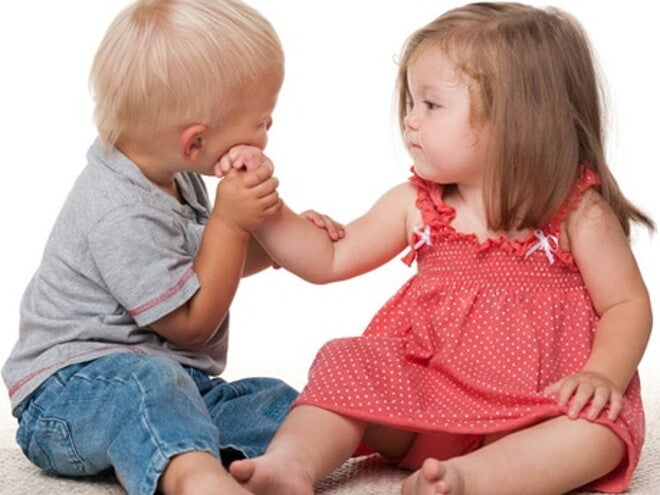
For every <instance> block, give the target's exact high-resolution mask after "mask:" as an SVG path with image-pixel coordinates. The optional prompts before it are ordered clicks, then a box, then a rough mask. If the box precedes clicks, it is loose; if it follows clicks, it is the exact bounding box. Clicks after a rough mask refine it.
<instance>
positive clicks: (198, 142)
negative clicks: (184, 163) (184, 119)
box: [179, 124, 208, 160]
mask: <svg viewBox="0 0 660 495" xmlns="http://www.w3.org/2000/svg"><path fill="white" fill-rule="evenodd" d="M207 130H208V128H207V126H206V125H204V124H192V125H189V126H188V127H186V128H185V129H184V130H183V131H181V133H180V134H179V153H181V156H182V157H183V158H185V159H186V160H196V159H197V158H198V157H199V155H200V153H201V151H202V150H203V149H204V147H205V146H206V131H207Z"/></svg>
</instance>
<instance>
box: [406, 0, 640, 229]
mask: <svg viewBox="0 0 660 495" xmlns="http://www.w3.org/2000/svg"><path fill="white" fill-rule="evenodd" d="M428 46H435V47H438V48H440V49H441V50H442V51H443V52H444V53H445V54H447V56H449V57H450V58H451V59H452V61H453V62H454V63H456V65H457V66H458V67H459V69H460V70H461V71H462V72H463V73H464V74H466V75H467V76H468V77H467V79H468V80H469V82H468V87H469V90H470V95H471V99H472V115H471V120H472V123H473V125H475V126H479V125H482V124H487V125H488V126H489V127H490V129H491V130H492V139H491V145H490V162H489V164H488V167H487V169H486V172H485V178H486V187H485V189H484V200H485V203H486V205H487V214H488V223H489V226H490V227H491V228H493V229H494V230H505V231H509V230H511V229H516V228H517V229H524V228H539V227H542V226H544V225H545V224H546V223H547V222H548V220H549V219H550V217H551V215H552V214H553V213H554V212H555V211H557V209H558V208H559V207H560V205H561V204H562V203H563V202H564V201H566V199H567V196H568V194H569V193H570V191H571V188H572V187H573V184H574V183H575V180H576V178H577V176H578V174H579V171H580V167H582V166H588V167H592V168H593V169H594V170H595V172H596V173H597V174H598V175H599V176H600V178H601V180H602V187H601V189H602V194H603V197H604V198H605V200H606V201H607V202H608V203H609V204H610V205H611V207H612V208H613V210H614V212H615V213H616V215H617V216H618V218H619V221H620V223H621V225H622V227H623V229H624V230H625V232H626V233H628V232H629V229H630V221H631V220H634V221H640V222H642V223H643V224H646V225H647V226H649V227H651V228H652V226H653V223H652V221H651V220H650V218H648V217H647V216H646V215H645V214H644V213H642V212H641V211H640V210H638V209H637V208H636V207H635V206H633V205H632V204H631V203H630V202H629V201H628V200H627V199H626V198H625V197H624V196H623V194H622V193H621V191H620V190H619V187H618V185H617V183H616V181H615V180H614V178H613V176H612V174H611V173H610V171H609V169H608V166H607V163H606V159H605V151H604V137H603V134H604V129H603V123H602V108H601V107H602V104H603V102H602V100H603V98H602V91H601V88H600V85H599V82H598V77H597V71H596V67H595V64H594V60H593V55H592V52H591V47H590V45H589V42H588V40H587V37H586V35H585V33H584V31H583V29H582V28H581V26H580V25H579V23H578V22H577V21H576V20H575V19H574V18H573V17H571V16H570V15H568V14H567V13H565V12H563V11H561V10H558V9H554V8H550V9H547V10H543V9H537V8H534V7H530V6H526V5H521V4H517V3H475V4H469V5H466V6H464V7H460V8H457V9H453V10H450V11H449V12H447V13H445V14H443V15H442V16H440V17H438V18H437V19H436V20H434V21H432V22H431V23H430V24H428V25H427V26H425V27H423V28H422V29H420V30H418V31H417V32H415V33H413V34H412V36H411V37H410V38H409V39H408V40H407V42H406V45H405V46H404V50H403V55H402V60H401V64H400V68H399V79H398V98H399V102H398V103H399V123H400V125H401V128H402V130H403V129H404V126H403V118H404V117H405V115H406V113H407V111H408V102H409V100H410V91H409V88H408V74H407V72H408V69H409V67H410V65H411V63H413V62H414V61H415V60H416V58H417V57H418V56H419V54H420V53H421V52H422V51H423V50H424V49H425V48H426V47H428Z"/></svg>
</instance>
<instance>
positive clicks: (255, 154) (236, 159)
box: [213, 144, 273, 177]
mask: <svg viewBox="0 0 660 495" xmlns="http://www.w3.org/2000/svg"><path fill="white" fill-rule="evenodd" d="M263 164H267V165H268V166H270V167H272V166H273V164H272V162H271V161H270V160H269V159H268V158H267V157H266V155H264V153H263V151H262V150H261V149H259V148H257V147H255V146H247V145H245V144H239V145H238V146H234V147H233V148H231V149H230V150H229V151H228V152H227V153H225V154H224V155H223V156H222V158H220V161H219V162H218V163H216V164H215V167H214V169H213V171H214V173H215V175H216V177H225V176H226V175H228V174H229V173H230V172H231V171H232V170H244V171H245V170H247V171H250V170H254V169H255V168H257V167H259V166H261V165H263Z"/></svg>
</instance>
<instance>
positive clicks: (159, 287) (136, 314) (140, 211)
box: [87, 205, 203, 326]
mask: <svg viewBox="0 0 660 495" xmlns="http://www.w3.org/2000/svg"><path fill="white" fill-rule="evenodd" d="M195 227H196V228H198V229H199V236H198V237H199V238H201V230H202V229H203V226H201V225H196V226H195ZM188 228H190V227H188ZM189 238H190V233H189V232H187V231H186V227H185V226H184V222H183V221H182V220H180V219H178V218H176V216H175V215H173V214H171V212H167V211H163V210H159V209H157V208H155V207H150V206H145V205H138V206H135V205H132V206H131V207H126V206H124V207H122V208H119V209H117V210H115V211H113V212H112V213H111V214H109V215H107V216H106V217H105V218H104V219H103V220H102V221H100V222H98V223H97V224H96V225H95V226H94V228H93V229H92V230H91V231H90V233H89V235H88V237H87V242H88V249H89V252H90V256H91V258H92V259H93V261H94V263H95V264H96V267H97V268H98V270H99V273H100V276H101V279H102V280H103V282H104V284H105V285H106V287H107V290H108V291H109V292H110V293H111V294H112V296H113V297H114V298H115V299H116V300H117V302H118V303H119V304H120V305H121V306H122V307H123V308H124V310H125V311H126V312H127V313H128V314H130V315H131V316H132V317H133V319H134V320H135V321H136V322H137V324H138V325H139V326H147V325H150V324H151V323H153V322H154V321H157V320H159V319H160V318H162V317H163V316H165V315H167V314H169V313H171V312H172V311H174V310H175V309H177V308H179V307H180V306H181V305H183V304H184V303H185V302H186V301H188V299H190V298H191V297H192V296H193V294H194V293H195V292H196V291H197V290H198V289H199V281H198V279H197V276H196V274H195V272H194V270H193V258H194V256H195V254H196V252H197V248H198V243H191V242H190V240H189ZM191 244H193V245H191Z"/></svg>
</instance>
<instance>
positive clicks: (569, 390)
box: [544, 371, 623, 421]
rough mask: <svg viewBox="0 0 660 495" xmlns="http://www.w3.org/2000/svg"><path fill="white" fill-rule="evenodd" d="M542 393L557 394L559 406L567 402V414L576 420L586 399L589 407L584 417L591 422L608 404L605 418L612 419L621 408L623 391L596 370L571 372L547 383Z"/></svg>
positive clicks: (613, 419) (585, 404)
mask: <svg viewBox="0 0 660 495" xmlns="http://www.w3.org/2000/svg"><path fill="white" fill-rule="evenodd" d="M544 393H546V394H548V395H555V396H557V403H558V404H559V405H561V406H566V405H568V404H569V403H570V406H569V408H568V413H567V415H568V417H569V418H571V419H577V417H578V416H579V415H580V413H581V412H582V410H583V409H584V408H585V407H586V406H587V404H588V403H589V401H591V406H590V407H589V411H588V412H587V419H588V420H590V421H594V420H595V419H596V418H597V417H598V415H599V414H600V413H601V411H602V410H603V409H604V408H605V407H606V406H608V405H609V411H608V413H607V419H609V420H610V421H615V420H616V418H617V417H618V416H619V413H620V412H621V409H622V408H623V394H622V393H621V392H620V391H619V390H618V389H617V387H616V386H615V385H614V383H613V382H612V381H611V380H610V379H608V378H607V377H606V376H603V375H601V374H600V373H594V372H588V371H582V372H580V373H575V374H574V375H571V376H567V377H566V378H563V379H561V380H559V381H558V382H555V383H553V384H552V385H549V386H548V387H546V389H545V390H544Z"/></svg>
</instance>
